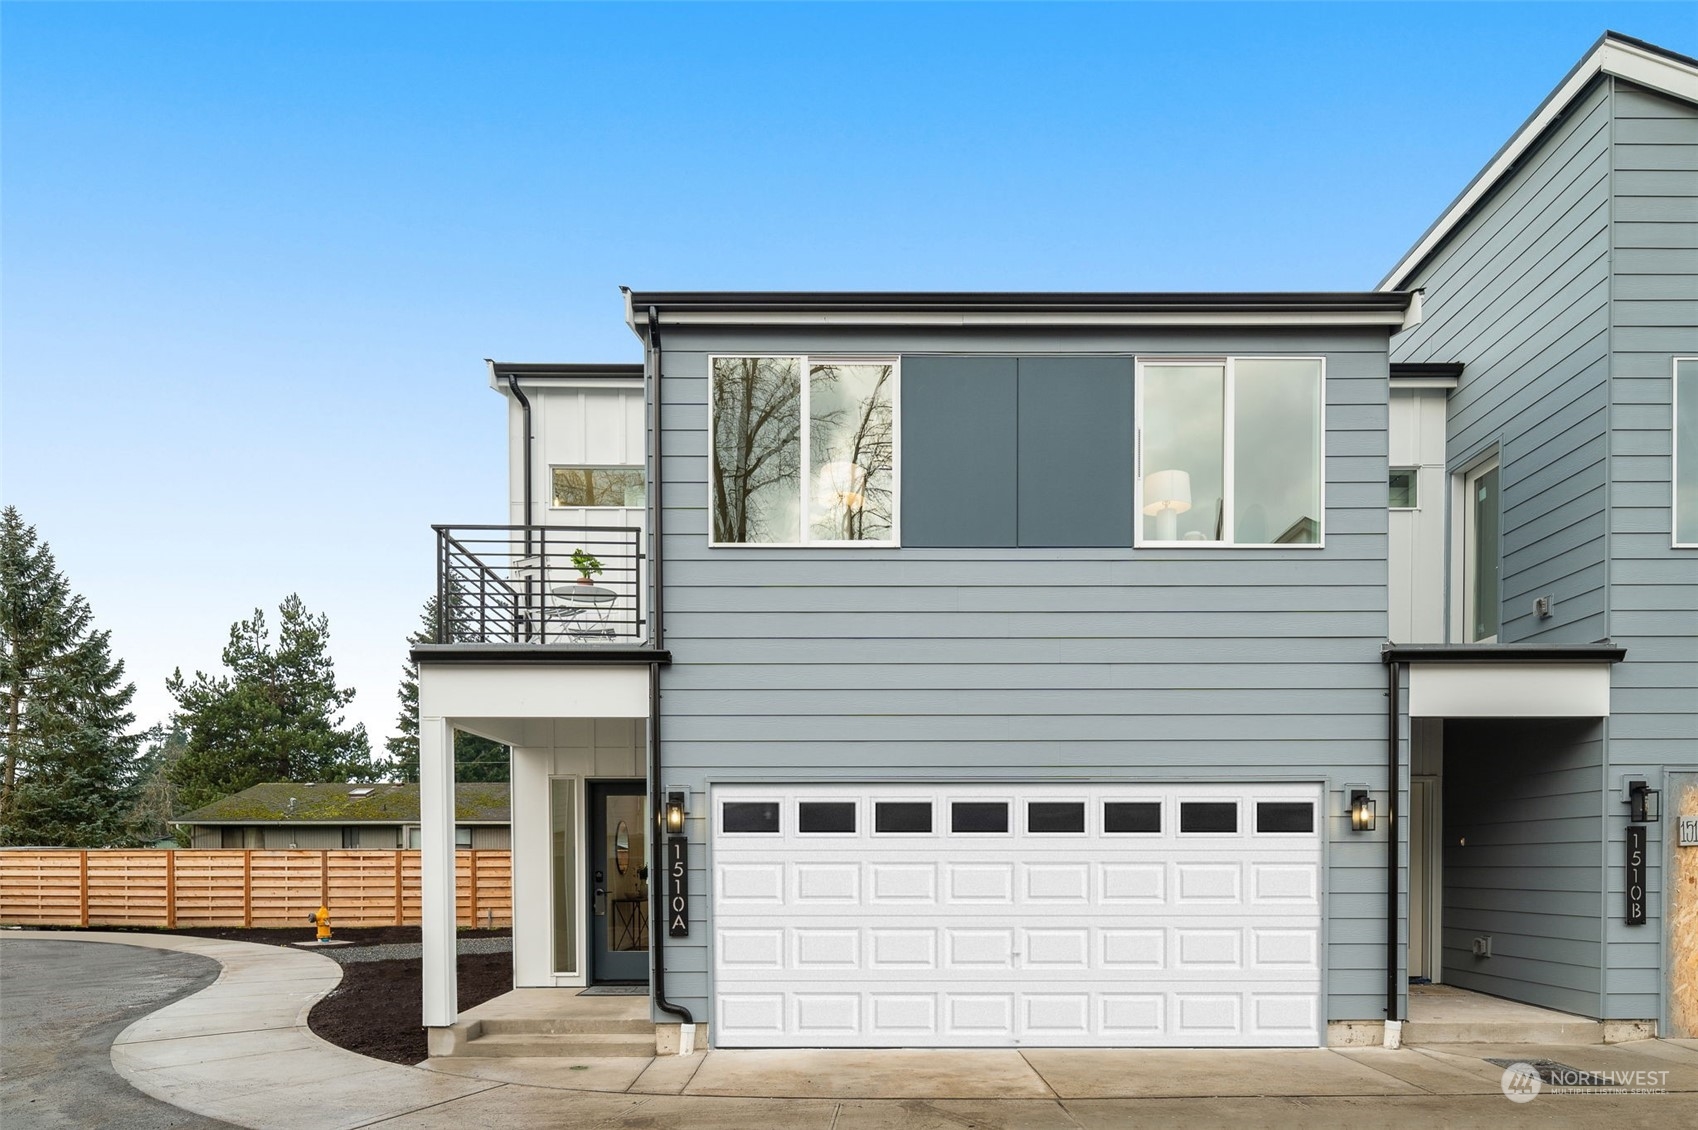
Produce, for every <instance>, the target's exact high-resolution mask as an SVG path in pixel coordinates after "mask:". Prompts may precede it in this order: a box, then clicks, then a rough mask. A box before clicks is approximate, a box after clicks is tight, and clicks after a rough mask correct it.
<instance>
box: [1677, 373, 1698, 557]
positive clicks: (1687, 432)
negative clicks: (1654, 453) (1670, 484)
mask: <svg viewBox="0 0 1698 1130" xmlns="http://www.w3.org/2000/svg"><path fill="white" fill-rule="evenodd" d="M1674 541H1675V544H1676V545H1693V546H1698V358H1695V357H1683V358H1681V359H1680V360H1679V361H1676V362H1675V363H1674Z"/></svg>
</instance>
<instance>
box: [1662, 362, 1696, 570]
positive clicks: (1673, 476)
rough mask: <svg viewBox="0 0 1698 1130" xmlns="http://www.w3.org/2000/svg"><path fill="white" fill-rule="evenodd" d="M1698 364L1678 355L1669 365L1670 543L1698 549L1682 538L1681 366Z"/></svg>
mask: <svg viewBox="0 0 1698 1130" xmlns="http://www.w3.org/2000/svg"><path fill="white" fill-rule="evenodd" d="M1683 363H1684V364H1687V365H1698V357H1676V358H1674V359H1673V361H1672V363H1671V364H1670V365H1669V544H1670V545H1672V546H1673V547H1674V548H1675V549H1698V542H1693V541H1681V540H1680V366H1681V365H1682V364H1683Z"/></svg>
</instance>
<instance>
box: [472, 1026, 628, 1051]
mask: <svg viewBox="0 0 1698 1130" xmlns="http://www.w3.org/2000/svg"><path fill="white" fill-rule="evenodd" d="M454 1054H455V1055H461V1056H478V1057H484V1058H489V1059H510V1058H516V1057H520V1056H524V1057H536V1056H543V1057H548V1058H555V1059H572V1058H579V1057H585V1058H587V1057H596V1056H633V1057H635V1056H642V1057H645V1058H646V1057H649V1056H653V1055H654V1025H652V1024H650V1025H649V1032H648V1035H646V1036H597V1035H589V1034H577V1033H553V1034H550V1033H546V1032H530V1033H505V1034H502V1035H494V1036H491V1035H482V1036H479V1037H478V1038H477V1039H475V1040H468V1041H467V1042H466V1044H465V1047H464V1048H463V1049H461V1050H458V1051H456V1052H455V1053H454Z"/></svg>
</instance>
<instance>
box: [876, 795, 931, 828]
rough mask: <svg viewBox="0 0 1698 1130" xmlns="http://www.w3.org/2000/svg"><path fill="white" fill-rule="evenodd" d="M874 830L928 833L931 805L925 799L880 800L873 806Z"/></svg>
mask: <svg viewBox="0 0 1698 1130" xmlns="http://www.w3.org/2000/svg"><path fill="white" fill-rule="evenodd" d="M873 813H874V815H873V830H874V831H875V832H906V833H909V834H915V833H930V832H931V830H932V806H931V802H930V801H925V800H918V801H915V800H881V801H878V802H876V803H875V804H874V806H873Z"/></svg>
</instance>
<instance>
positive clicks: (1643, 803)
mask: <svg viewBox="0 0 1698 1130" xmlns="http://www.w3.org/2000/svg"><path fill="white" fill-rule="evenodd" d="M1662 815H1663V794H1662V791H1661V790H1660V789H1653V788H1652V787H1651V786H1650V785H1649V784H1647V783H1646V782H1644V781H1629V782H1627V820H1628V823H1630V824H1655V823H1656V822H1657V821H1658V820H1659V819H1661V818H1662Z"/></svg>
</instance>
